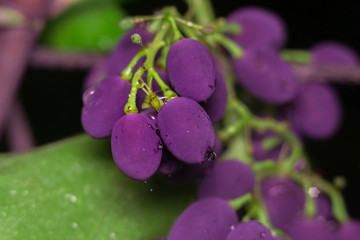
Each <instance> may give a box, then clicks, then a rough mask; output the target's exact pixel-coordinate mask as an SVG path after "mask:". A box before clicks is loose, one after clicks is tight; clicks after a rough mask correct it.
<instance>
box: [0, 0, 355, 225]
mask: <svg viewBox="0 0 360 240" xmlns="http://www.w3.org/2000/svg"><path fill="white" fill-rule="evenodd" d="M355 2H356V1H319V0H317V1H301V2H300V1H297V2H296V1H244V0H241V1H225V0H222V1H213V3H214V8H215V10H216V14H217V16H226V15H228V14H229V13H230V12H232V11H233V10H235V9H236V8H238V7H241V6H247V5H256V6H261V7H264V8H267V9H269V10H272V11H273V12H275V13H277V14H278V15H280V16H281V17H282V18H283V19H284V20H285V21H286V24H287V27H288V33H289V35H288V45H287V47H288V48H308V47H310V46H311V45H313V44H314V43H316V42H319V41H322V40H336V41H340V42H343V43H345V44H347V45H349V46H352V47H353V48H354V49H355V50H356V51H357V52H359V53H360V34H359V24H360V14H359V8H358V7H357V6H356V5H355ZM166 4H171V5H176V6H177V7H178V8H179V9H180V11H182V12H184V11H185V9H186V5H185V3H184V2H183V1H165V0H162V1H148V0H143V1H140V0H138V1H129V2H128V3H127V4H125V9H126V10H127V12H128V13H129V14H137V15H140V14H147V15H148V14H151V13H152V11H153V10H155V9H158V8H160V7H161V6H164V5H166ZM85 75H86V72H84V71H66V70H44V69H34V68H29V69H27V71H26V73H25V78H24V82H23V84H22V86H21V91H20V95H21V99H22V102H23V104H24V106H25V109H26V113H27V114H28V116H29V118H30V121H31V125H32V127H33V130H34V133H35V137H36V141H37V144H39V145H42V144H45V143H47V142H52V141H55V140H58V139H62V138H65V137H67V136H71V135H74V134H76V133H79V132H81V131H82V128H81V124H80V112H81V84H82V81H83V79H84V77H85ZM333 85H334V87H335V88H336V90H337V92H338V93H339V95H340V97H341V100H342V105H343V108H344V116H343V124H342V127H341V129H340V131H339V132H338V133H337V134H336V135H335V136H334V137H333V138H332V139H329V140H326V141H316V142H315V141H309V140H306V141H305V146H306V150H307V152H308V154H309V156H310V159H311V161H312V162H313V165H314V168H315V169H316V171H317V172H319V173H321V174H322V175H323V176H324V177H325V178H327V179H328V180H332V179H333V178H334V177H335V176H338V175H341V176H345V177H346V179H347V181H348V184H347V187H346V189H345V190H344V194H345V199H346V201H347V204H348V207H349V210H350V214H351V215H352V216H353V217H356V218H360V208H357V207H358V204H359V202H360V196H359V194H358V188H359V187H358V186H359V185H360V174H359V173H360V154H359V150H360V139H359V136H360V127H359V125H358V124H359V123H360V114H359V103H360V84H359V85H354V84H347V83H344V84H333ZM1 148H2V150H4V146H2V147H1Z"/></svg>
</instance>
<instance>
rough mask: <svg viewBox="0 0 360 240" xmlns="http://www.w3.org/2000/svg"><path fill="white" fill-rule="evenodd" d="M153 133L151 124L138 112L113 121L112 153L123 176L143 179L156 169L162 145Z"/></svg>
mask: <svg viewBox="0 0 360 240" xmlns="http://www.w3.org/2000/svg"><path fill="white" fill-rule="evenodd" d="M156 130H157V129H156V126H155V125H154V124H153V122H152V121H151V120H150V119H149V118H147V117H146V116H144V115H142V114H139V113H131V114H127V115H125V116H123V117H122V118H120V119H119V120H118V121H117V122H116V124H115V126H114V129H113V131H112V135H111V151H112V155H113V158H114V161H115V163H116V165H117V166H118V168H119V169H120V170H121V172H123V173H124V174H125V175H126V176H128V177H130V178H133V179H136V180H146V179H148V178H150V177H151V176H152V175H154V173H155V172H156V170H157V169H158V167H159V165H160V160H161V155H162V143H161V140H160V137H159V136H158V135H157V134H156Z"/></svg>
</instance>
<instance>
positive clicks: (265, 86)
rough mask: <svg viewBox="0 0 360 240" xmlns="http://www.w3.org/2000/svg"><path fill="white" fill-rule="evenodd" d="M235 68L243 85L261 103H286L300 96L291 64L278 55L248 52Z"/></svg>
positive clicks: (237, 62)
mask: <svg viewBox="0 0 360 240" xmlns="http://www.w3.org/2000/svg"><path fill="white" fill-rule="evenodd" d="M234 67H235V69H234V70H235V74H236V76H237V78H238V81H239V83H240V85H241V86H243V87H244V88H245V89H246V90H247V91H249V92H250V93H251V94H252V95H253V96H254V97H257V98H259V99H260V100H262V101H265V102H268V103H272V104H284V103H287V102H289V101H290V100H292V99H293V98H294V97H295V95H296V93H297V90H298V83H297V81H296V79H295V76H294V74H293V72H292V69H291V67H290V65H289V64H288V63H286V62H285V61H283V60H282V59H280V58H279V56H278V55H277V54H275V52H272V51H262V50H255V51H253V50H248V51H245V54H244V55H243V57H241V58H239V59H235V60H234Z"/></svg>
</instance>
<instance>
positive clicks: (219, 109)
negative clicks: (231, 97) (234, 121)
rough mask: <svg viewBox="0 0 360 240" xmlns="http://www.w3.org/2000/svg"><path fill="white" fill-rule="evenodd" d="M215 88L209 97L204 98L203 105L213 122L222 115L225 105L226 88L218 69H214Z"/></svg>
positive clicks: (218, 119)
mask: <svg viewBox="0 0 360 240" xmlns="http://www.w3.org/2000/svg"><path fill="white" fill-rule="evenodd" d="M215 84H216V88H215V91H214V93H213V94H212V95H211V97H210V98H209V99H208V100H206V102H205V103H204V104H203V107H204V109H205V111H206V112H207V114H208V115H209V117H210V119H211V121H212V123H213V124H215V123H217V122H218V121H220V119H221V118H222V117H223V115H224V113H225V109H226V105H227V98H228V96H227V90H226V84H225V80H224V78H223V76H222V74H221V73H220V72H219V71H216V79H215Z"/></svg>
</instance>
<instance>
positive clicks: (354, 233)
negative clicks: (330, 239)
mask: <svg viewBox="0 0 360 240" xmlns="http://www.w3.org/2000/svg"><path fill="white" fill-rule="evenodd" d="M359 236H360V221H358V220H353V219H352V220H350V221H348V222H346V223H344V224H343V225H342V226H341V227H340V229H339V231H338V232H337V240H358V239H359Z"/></svg>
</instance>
